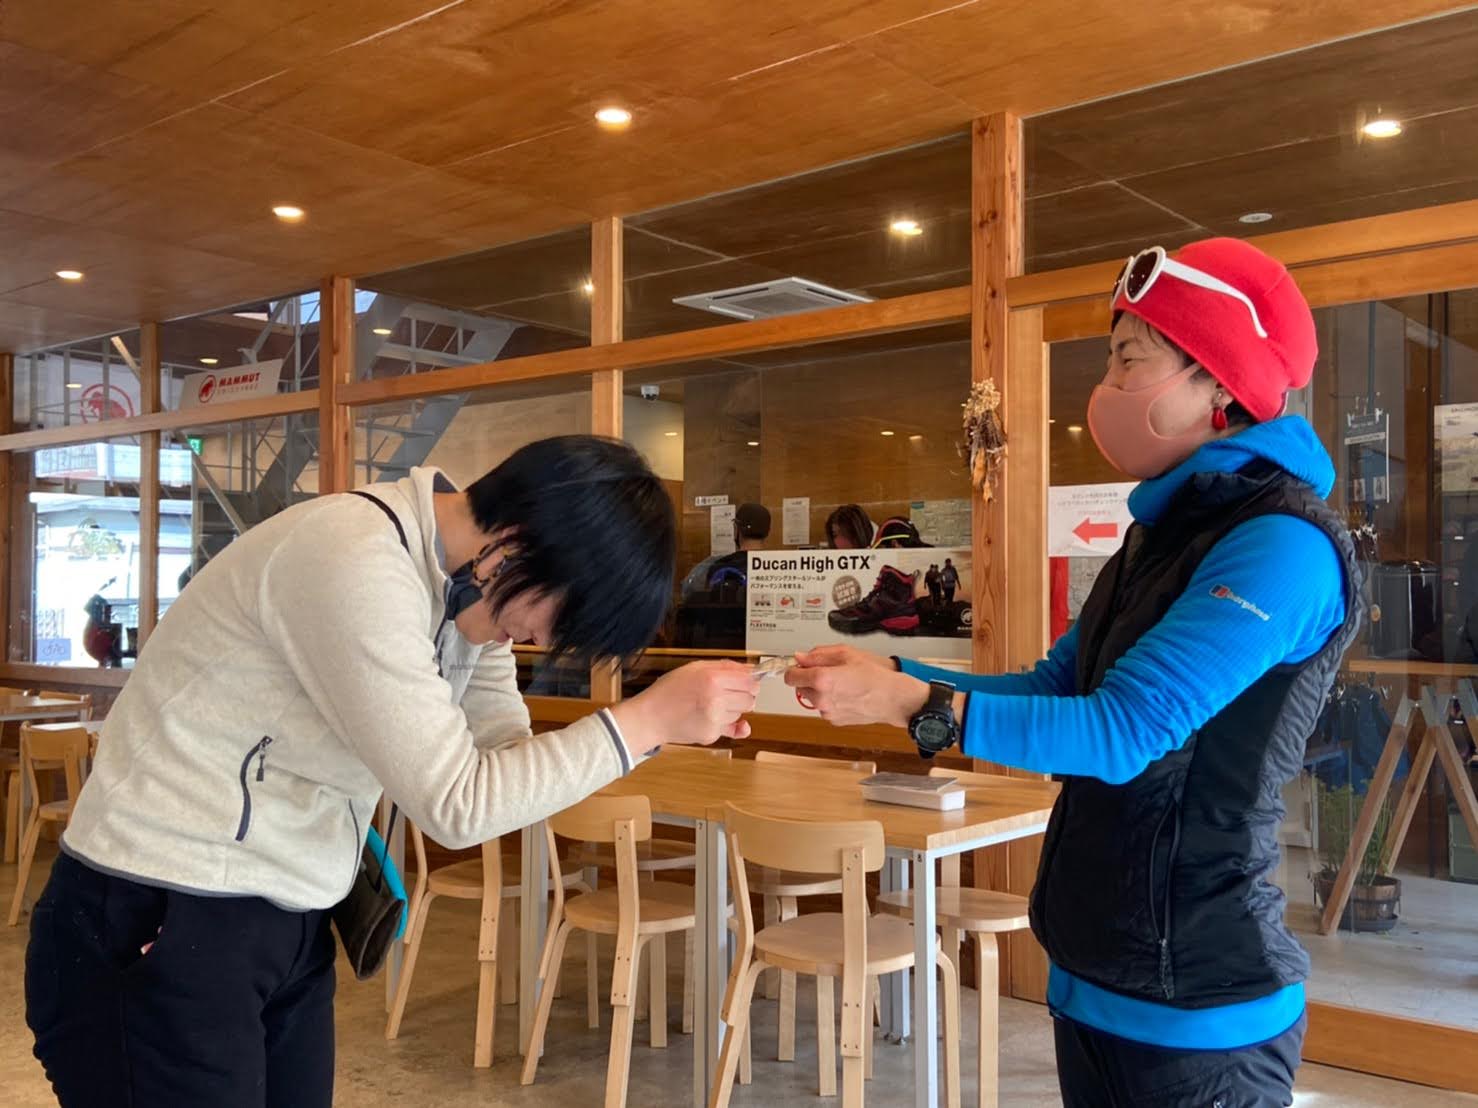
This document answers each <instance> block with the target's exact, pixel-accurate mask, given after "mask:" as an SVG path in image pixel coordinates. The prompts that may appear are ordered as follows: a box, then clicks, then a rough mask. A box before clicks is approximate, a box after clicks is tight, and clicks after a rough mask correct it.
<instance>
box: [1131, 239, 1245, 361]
mask: <svg viewBox="0 0 1478 1108" xmlns="http://www.w3.org/2000/svg"><path fill="white" fill-rule="evenodd" d="M1162 274H1164V275H1165V276H1168V277H1174V278H1176V279H1177V280H1180V281H1184V282H1185V283H1186V284H1188V285H1195V286H1196V287H1197V288H1202V289H1209V290H1210V291H1212V292H1219V293H1221V295H1223V296H1230V297H1231V298H1232V299H1233V300H1240V301H1241V302H1242V305H1243V306H1244V307H1245V308H1246V309H1247V314H1248V315H1250V316H1251V317H1252V326H1253V328H1254V329H1255V330H1256V331H1257V335H1258V337H1259V338H1264V339H1265V338H1267V337H1268V333H1267V331H1266V330H1264V329H1263V325H1262V320H1261V319H1259V318H1258V317H1257V308H1256V307H1254V306H1253V303H1252V301H1251V300H1249V299H1248V298H1247V294H1246V293H1244V292H1243V291H1242V290H1241V289H1236V288H1233V287H1232V286H1231V285H1229V284H1227V283H1226V282H1225V281H1223V280H1221V279H1220V278H1218V277H1213V276H1211V274H1209V273H1205V272H1202V271H1201V270H1199V269H1196V268H1194V267H1193V266H1188V265H1186V264H1185V263H1183V262H1178V261H1176V260H1175V259H1174V258H1172V257H1170V256H1169V255H1168V254H1166V253H1165V248H1164V247H1163V246H1151V247H1150V248H1149V249H1148V250H1141V251H1140V252H1139V253H1138V254H1131V255H1129V260H1128V261H1127V262H1125V263H1124V268H1123V269H1121V270H1119V276H1118V279H1117V280H1116V281H1115V282H1114V296H1113V301H1112V302H1117V301H1118V299H1119V297H1120V296H1122V297H1123V298H1124V299H1125V300H1127V301H1129V303H1131V304H1138V303H1139V302H1140V301H1141V300H1143V299H1144V297H1145V294H1146V293H1148V292H1149V291H1150V289H1152V288H1154V287H1155V282H1156V281H1158V280H1159V279H1160V276H1161V275H1162Z"/></svg>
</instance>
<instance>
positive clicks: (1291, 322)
mask: <svg viewBox="0 0 1478 1108" xmlns="http://www.w3.org/2000/svg"><path fill="white" fill-rule="evenodd" d="M1171 257H1172V258H1174V259H1175V260H1176V261H1178V262H1180V263H1181V264H1183V265H1188V266H1190V267H1191V268H1193V269H1199V270H1200V271H1201V272H1203V273H1209V274H1210V275H1211V276H1213V277H1216V278H1219V279H1220V280H1221V281H1223V282H1225V283H1226V284H1228V285H1231V286H1232V288H1234V289H1237V290H1238V291H1239V292H1241V293H1242V294H1243V295H1245V296H1246V297H1247V299H1249V300H1251V301H1252V303H1253V305H1254V306H1255V307H1256V308H1257V315H1258V318H1259V319H1260V320H1262V325H1263V329H1264V330H1265V331H1267V333H1268V337H1267V338H1262V337H1261V336H1260V335H1258V333H1257V329H1256V327H1254V326H1253V323H1252V316H1251V315H1250V314H1249V313H1248V311H1247V306H1246V305H1245V304H1243V303H1242V302H1241V301H1240V300H1238V299H1236V298H1235V297H1232V296H1227V295H1226V294H1224V293H1220V292H1213V291H1212V290H1210V289H1205V288H1201V287H1199V286H1197V285H1193V284H1190V283H1188V282H1186V281H1183V280H1181V279H1179V278H1178V277H1175V276H1173V275H1171V274H1170V273H1162V274H1160V276H1159V277H1158V278H1157V279H1156V280H1155V283H1154V284H1153V285H1152V286H1151V287H1150V289H1149V291H1148V292H1146V293H1145V294H1144V296H1143V297H1142V298H1141V299H1140V301H1139V302H1138V303H1137V304H1131V303H1129V301H1128V300H1127V299H1126V298H1125V297H1123V296H1119V297H1117V298H1116V299H1115V300H1114V305H1113V309H1114V311H1116V312H1120V311H1123V312H1128V313H1129V314H1130V315H1133V316H1137V317H1139V318H1140V319H1142V320H1144V321H1145V322H1146V323H1148V324H1149V325H1150V326H1151V327H1153V328H1154V329H1155V330H1157V331H1159V332H1160V333H1161V334H1162V335H1164V336H1165V337H1166V338H1168V339H1169V340H1170V341H1171V342H1173V343H1175V345H1176V346H1178V347H1180V348H1181V349H1182V350H1184V351H1185V352H1186V353H1187V354H1189V355H1190V356H1191V357H1192V358H1193V359H1194V360H1195V361H1196V362H1197V363H1199V364H1200V365H1201V367H1202V368H1203V369H1205V370H1206V372H1207V373H1210V374H1211V376H1213V377H1215V378H1216V379H1217V380H1218V381H1219V382H1221V384H1222V386H1223V387H1224V388H1225V389H1226V390H1227V392H1229V393H1231V394H1232V397H1233V398H1234V399H1235V400H1236V401H1237V402H1238V403H1239V404H1241V405H1242V407H1244V408H1246V409H1247V410H1248V411H1249V412H1251V413H1252V417H1253V418H1254V419H1256V420H1259V421H1261V420H1268V419H1273V418H1276V417H1277V416H1278V415H1279V414H1281V413H1282V411H1283V405H1284V399H1285V394H1286V393H1287V392H1288V391H1289V390H1290V389H1301V388H1303V387H1304V386H1305V385H1307V384H1308V383H1309V378H1310V377H1312V376H1313V373H1314V362H1315V361H1316V360H1317V359H1318V357H1319V343H1318V339H1317V338H1316V337H1315V334H1314V316H1313V313H1312V312H1310V311H1309V303H1308V301H1307V300H1305V299H1304V297H1303V293H1301V292H1299V290H1298V286H1297V285H1296V284H1294V283H1293V278H1292V277H1291V276H1289V273H1288V270H1286V269H1285V268H1283V265H1282V263H1280V262H1278V261H1276V260H1275V259H1273V258H1271V257H1269V256H1268V255H1267V254H1264V253H1263V252H1262V251H1261V250H1259V249H1258V248H1257V247H1255V246H1252V245H1250V244H1249V243H1245V242H1242V241H1241V240H1240V239H1203V240H1201V241H1200V242H1193V243H1190V244H1189V245H1188V246H1183V247H1181V248H1180V249H1179V250H1177V251H1175V253H1173V254H1172V255H1171Z"/></svg>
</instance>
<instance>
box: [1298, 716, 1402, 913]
mask: <svg viewBox="0 0 1478 1108" xmlns="http://www.w3.org/2000/svg"><path fill="white" fill-rule="evenodd" d="M1415 710H1416V702H1415V701H1413V700H1412V699H1411V698H1410V697H1409V696H1403V697H1402V698H1401V706H1400V707H1399V708H1397V709H1396V721H1395V723H1393V724H1392V725H1391V733H1390V734H1389V735H1387V736H1386V745H1385V749H1383V750H1382V751H1381V756H1380V761H1379V762H1377V763H1376V766H1375V773H1374V775H1373V776H1372V777H1371V778H1370V787H1369V789H1368V790H1367V791H1366V793H1365V803H1364V804H1362V805H1361V806H1360V815H1359V817H1358V818H1357V819H1356V821H1355V830H1354V833H1353V834H1352V835H1351V836H1350V845H1349V848H1348V849H1347V850H1346V851H1345V858H1344V861H1343V862H1341V863H1340V867H1339V876H1338V877H1336V878H1335V881H1334V888H1333V890H1332V891H1331V892H1330V894H1329V902H1328V903H1327V904H1325V905H1324V915H1323V916H1321V917H1320V919H1319V934H1321V935H1327V934H1329V933H1330V932H1331V931H1333V930H1334V928H1335V926H1336V925H1337V924H1338V923H1339V920H1340V917H1341V916H1342V915H1344V911H1345V904H1346V903H1348V901H1349V899H1350V893H1351V892H1353V891H1354V888H1355V878H1356V877H1357V876H1358V875H1359V873H1360V860H1361V859H1362V858H1364V857H1365V848H1366V847H1367V846H1368V845H1369V844H1370V836H1371V835H1372V834H1373V833H1374V831H1375V821H1376V818H1377V817H1378V816H1379V815H1380V810H1381V806H1382V805H1383V804H1384V803H1385V799H1386V794H1387V793H1388V792H1390V790H1391V782H1392V781H1393V780H1394V779H1395V777H1396V767H1397V765H1399V764H1400V761H1401V755H1402V754H1403V753H1404V752H1405V750H1406V736H1407V734H1408V732H1409V731H1410V728H1411V715H1412V713H1413V712H1414V711H1415Z"/></svg>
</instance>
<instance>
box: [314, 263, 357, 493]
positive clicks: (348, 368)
mask: <svg viewBox="0 0 1478 1108" xmlns="http://www.w3.org/2000/svg"><path fill="white" fill-rule="evenodd" d="M318 318H319V323H318V343H319V346H318V492H319V495H320V496H322V495H326V494H328V493H334V492H347V491H349V490H350V489H352V488H353V487H354V411H353V409H352V408H350V407H349V406H348V405H346V404H344V403H343V401H342V400H341V399H340V396H339V390H340V389H341V388H343V386H345V385H348V384H350V383H351V382H352V381H353V380H354V281H353V279H352V278H349V277H325V278H324V280H323V288H322V291H321V293H320V300H319V315H318Z"/></svg>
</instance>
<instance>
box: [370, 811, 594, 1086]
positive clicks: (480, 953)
mask: <svg viewBox="0 0 1478 1108" xmlns="http://www.w3.org/2000/svg"><path fill="white" fill-rule="evenodd" d="M406 829H407V833H408V834H409V835H410V839H411V846H412V850H413V852H414V854H415V858H416V883H415V887H414V888H413V890H412V892H411V898H410V906H409V912H410V923H409V926H408V927H407V928H406V931H405V946H406V951H405V963H404V965H403V966H402V967H401V971H400V981H399V983H398V984H397V985H396V989H395V1001H394V1003H393V1004H392V1005H391V1007H390V1018H389V1020H388V1021H386V1024H385V1038H387V1039H394V1038H397V1037H398V1036H399V1035H400V1022H401V1020H402V1019H403V1018H404V1016H405V1005H406V999H407V998H408V997H409V996H410V991H411V978H412V977H413V976H414V975H415V972H416V959H417V957H418V956H419V955H420V953H421V940H422V939H423V938H424V937H425V933H426V919H427V916H429V915H430V912H431V902H432V901H434V900H435V899H436V898H437V897H439V896H444V897H448V898H450V899H452V900H480V901H481V902H482V924H481V927H480V928H479V930H478V938H477V971H478V972H477V1027H476V1030H475V1032H474V1037H473V1044H474V1045H473V1052H472V1064H473V1065H474V1066H476V1067H478V1068H486V1067H488V1066H491V1065H492V1064H493V1027H494V1024H495V1022H496V1019H497V1003H498V995H497V983H498V980H499V978H500V977H501V979H502V985H503V995H502V1000H503V1003H505V1004H508V1003H516V1002H517V999H518V992H517V988H518V978H517V970H518V954H517V949H518V948H517V936H518V932H517V925H518V915H517V913H516V912H510V913H509V915H508V917H507V918H506V919H505V918H504V916H503V914H502V909H503V904H504V902H506V901H516V900H518V898H519V897H520V896H521V895H522V892H523V889H522V876H521V872H520V871H521V870H522V868H523V867H522V865H521V864H520V859H519V858H518V857H516V856H505V855H504V854H503V853H502V850H501V848H500V845H499V843H500V840H498V839H493V840H491V841H489V842H485V843H483V844H482V857H481V858H469V859H467V860H466V861H463V862H454V863H452V864H451V865H449V866H442V867H441V868H440V869H436V870H431V871H430V872H428V871H427V864H426V838H425V836H424V835H423V834H422V833H421V829H420V828H419V827H417V826H415V825H414V824H413V823H411V822H410V821H409V820H407V821H406ZM571 884H572V885H575V886H576V887H580V888H583V887H584V886H583V885H580V884H579V879H578V875H577V877H576V878H575V879H573V880H572V881H571ZM500 970H501V971H502V972H501V974H500V973H499V971H500ZM591 1003H592V1005H593V1004H594V1003H595V997H594V994H593V993H592V999H591Z"/></svg>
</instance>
